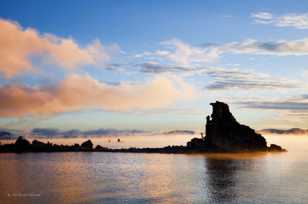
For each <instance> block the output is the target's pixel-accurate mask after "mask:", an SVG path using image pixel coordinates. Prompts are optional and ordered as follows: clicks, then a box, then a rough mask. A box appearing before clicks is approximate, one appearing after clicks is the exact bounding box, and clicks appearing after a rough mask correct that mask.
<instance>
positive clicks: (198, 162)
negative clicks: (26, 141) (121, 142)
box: [0, 136, 308, 204]
mask: <svg viewBox="0 0 308 204" xmlns="http://www.w3.org/2000/svg"><path fill="white" fill-rule="evenodd" d="M270 140H273V141H275V142H277V141H278V142H277V143H280V144H283V145H284V146H285V147H287V148H288V149H289V152H288V153H279V154H273V153H272V154H254V155H249V154H227V155H224V154H214V155H173V154H170V155H166V154H132V153H40V154H33V153H27V154H0V203H1V204H5V203H40V204H45V203H47V204H48V203H107V204H108V203H112V204H113V203H133V204H138V203H226V204H227V203H228V204H230V203H231V204H232V203H240V204H242V203H243V204H245V203H251V204H258V203H260V204H261V203H262V204H264V203H271V204H274V203H279V204H280V203H286V204H291V203H292V204H297V203H303V204H304V203H308V139H307V137H305V138H304V137H302V138H298V137H284V138H282V139H281V136H280V137H272V138H270ZM279 141H280V142H279Z"/></svg>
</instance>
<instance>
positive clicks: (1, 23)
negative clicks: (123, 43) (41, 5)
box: [0, 19, 117, 78]
mask: <svg viewBox="0 0 308 204" xmlns="http://www.w3.org/2000/svg"><path fill="white" fill-rule="evenodd" d="M115 49H117V47H116V46H111V47H103V46H102V44H101V43H100V41H99V40H94V41H93V42H91V43H89V44H87V45H86V46H84V47H81V46H80V45H78V44H77V43H76V42H75V41H74V40H73V39H72V38H63V37H58V36H55V35H52V34H40V33H39V32H38V31H36V30H35V29H33V28H25V29H24V28H22V27H21V26H20V25H19V24H17V23H16V22H12V21H8V20H4V19H0V59H1V60H0V72H1V73H2V74H3V75H4V76H5V77H7V78H10V77H12V76H14V75H16V74H20V73H23V72H27V71H32V70H33V67H34V66H33V64H32V59H33V58H34V57H39V58H41V59H43V60H44V61H45V62H48V63H52V64H54V65H57V66H59V67H62V68H66V69H75V68H77V67H80V66H83V65H96V64H98V63H104V62H106V61H108V60H109V58H110V53H111V52H112V51H114V50H115Z"/></svg>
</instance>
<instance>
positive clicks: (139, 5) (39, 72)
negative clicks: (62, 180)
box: [0, 1, 308, 130]
mask: <svg viewBox="0 0 308 204" xmlns="http://www.w3.org/2000/svg"><path fill="white" fill-rule="evenodd" d="M1 4H2V5H1V7H0V18H1V19H2V22H1V23H2V24H1V25H0V26H2V28H1V29H2V34H1V31H0V34H1V35H0V37H1V40H0V46H1V48H2V50H7V52H5V53H0V56H1V58H2V59H3V60H2V63H1V62H0V80H1V81H0V82H1V83H0V85H1V88H0V97H1V100H3V101H6V102H2V103H1V106H2V108H1V110H0V126H1V127H3V128H16V129H31V128H34V127H48V128H49V127H51V128H60V129H72V128H79V129H93V128H118V129H151V130H157V129H159V130H168V129H194V130H201V129H202V128H203V123H204V118H205V116H206V114H209V113H210V107H209V103H210V102H212V101H215V100H223V101H225V102H227V103H229V104H230V105H231V109H232V110H233V111H234V112H235V115H236V117H237V118H239V121H240V122H242V123H247V124H249V125H251V126H253V127H255V128H267V127H282V128H288V127H303V128H305V127H306V124H307V122H308V120H307V118H308V97H307V95H306V94H307V90H308V88H307V86H308V85H307V82H306V78H307V77H308V72H307V71H306V70H307V68H308V59H307V55H308V39H306V38H307V34H308V10H307V8H308V2H307V1H296V2H294V1H284V2H283V4H282V3H281V1H232V2H227V1H65V2H63V1H2V3H1ZM30 28H31V29H32V31H33V32H34V34H33V33H32V34H29V32H27V31H29V29H30ZM50 36H52V37H50ZM8 39H9V40H8Z"/></svg>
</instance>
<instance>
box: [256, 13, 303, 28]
mask: <svg viewBox="0 0 308 204" xmlns="http://www.w3.org/2000/svg"><path fill="white" fill-rule="evenodd" d="M251 17H252V18H253V19H254V21H255V22H256V23H259V24H272V25H274V26H276V27H293V28H296V29H308V13H302V14H296V13H290V14H286V15H281V16H274V15H273V14H271V13H268V12H256V13H252V14H251Z"/></svg>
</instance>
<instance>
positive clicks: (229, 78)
mask: <svg viewBox="0 0 308 204" xmlns="http://www.w3.org/2000/svg"><path fill="white" fill-rule="evenodd" d="M207 74H208V76H209V77H211V78H213V79H214V82H213V83H210V84H209V85H208V86H207V87H206V88H207V89H230V88H241V89H262V88H267V89H268V88H269V89H274V88H297V87H298V86H299V84H297V83H295V82H293V81H289V80H284V79H280V78H274V77H272V76H269V75H266V74H262V73H256V72H252V71H250V72H249V71H240V70H238V69H233V70H226V69H212V70H209V71H207Z"/></svg>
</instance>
